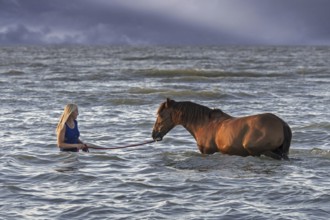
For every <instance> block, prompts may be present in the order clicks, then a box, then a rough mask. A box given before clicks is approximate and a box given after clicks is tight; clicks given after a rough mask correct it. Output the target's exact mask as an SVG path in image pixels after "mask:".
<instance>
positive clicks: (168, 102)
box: [165, 98, 174, 108]
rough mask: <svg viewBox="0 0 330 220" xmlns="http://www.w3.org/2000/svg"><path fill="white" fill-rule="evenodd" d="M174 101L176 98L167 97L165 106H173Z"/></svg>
mask: <svg viewBox="0 0 330 220" xmlns="http://www.w3.org/2000/svg"><path fill="white" fill-rule="evenodd" d="M173 103H174V100H171V99H170V98H167V99H166V104H165V107H166V108H169V107H171V105H172V104H173Z"/></svg>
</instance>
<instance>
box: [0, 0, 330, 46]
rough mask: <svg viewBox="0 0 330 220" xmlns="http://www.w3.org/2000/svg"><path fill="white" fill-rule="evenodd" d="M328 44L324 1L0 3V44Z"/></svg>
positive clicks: (329, 12) (328, 3) (329, 15)
mask: <svg viewBox="0 0 330 220" xmlns="http://www.w3.org/2000/svg"><path fill="white" fill-rule="evenodd" d="M15 44H132V45H155V44H161V45H180V44H184V45H196V44H204V45H205V44H208V45H216V44H221V45H222V44H240V45H248V44H261V45H330V0H0V45H15Z"/></svg>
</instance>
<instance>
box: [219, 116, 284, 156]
mask: <svg viewBox="0 0 330 220" xmlns="http://www.w3.org/2000/svg"><path fill="white" fill-rule="evenodd" d="M283 134H284V132H283V121H282V120H281V119H280V118H279V117H277V116H276V115H274V114H271V113H263V114H258V115H251V116H245V117H238V118H231V119H228V120H226V121H224V122H223V123H222V125H221V128H220V129H219V132H218V135H217V144H218V148H219V150H220V151H222V152H224V153H229V154H232V153H233V154H237V152H239V151H240V154H241V155H243V156H244V155H246V154H247V152H248V154H250V155H260V154H262V152H264V151H268V150H274V149H276V148H277V147H279V146H280V145H281V144H282V142H283V141H284V135H283Z"/></svg>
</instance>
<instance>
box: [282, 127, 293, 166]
mask: <svg viewBox="0 0 330 220" xmlns="http://www.w3.org/2000/svg"><path fill="white" fill-rule="evenodd" d="M283 133H284V141H283V144H282V146H281V150H282V158H283V159H284V160H289V157H288V154H289V149H290V145H291V139H292V131H291V128H290V127H289V125H288V124H287V123H286V122H283Z"/></svg>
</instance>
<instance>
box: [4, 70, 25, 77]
mask: <svg viewBox="0 0 330 220" xmlns="http://www.w3.org/2000/svg"><path fill="white" fill-rule="evenodd" d="M2 74H3V75H6V76H20V75H24V74H25V72H24V71H21V70H8V71H6V72H3V73H2Z"/></svg>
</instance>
